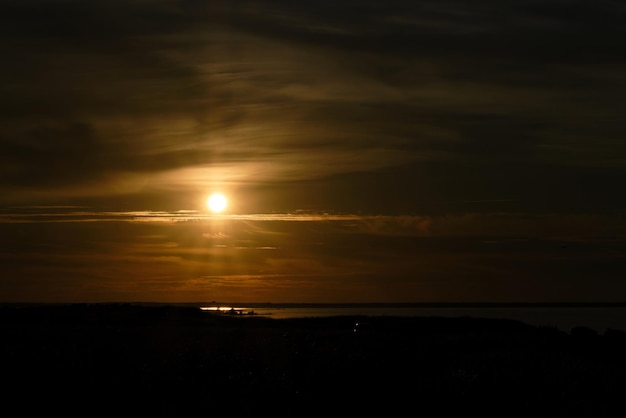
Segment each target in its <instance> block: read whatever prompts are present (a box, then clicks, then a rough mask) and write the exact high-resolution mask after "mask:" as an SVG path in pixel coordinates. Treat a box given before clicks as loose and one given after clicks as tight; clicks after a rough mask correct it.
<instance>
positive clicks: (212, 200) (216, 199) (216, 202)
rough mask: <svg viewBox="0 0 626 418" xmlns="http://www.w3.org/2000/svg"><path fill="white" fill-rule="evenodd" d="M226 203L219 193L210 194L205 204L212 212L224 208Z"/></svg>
mask: <svg viewBox="0 0 626 418" xmlns="http://www.w3.org/2000/svg"><path fill="white" fill-rule="evenodd" d="M226 204H227V200H226V197H225V196H224V195H223V194H220V193H214V194H212V195H211V196H209V199H208V200H207V206H208V207H209V209H211V211H213V212H222V211H223V210H224V209H226Z"/></svg>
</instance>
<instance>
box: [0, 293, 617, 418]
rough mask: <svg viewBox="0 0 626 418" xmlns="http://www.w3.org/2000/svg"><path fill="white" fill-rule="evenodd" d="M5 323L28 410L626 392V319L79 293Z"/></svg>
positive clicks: (553, 402)
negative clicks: (404, 312)
mask: <svg viewBox="0 0 626 418" xmlns="http://www.w3.org/2000/svg"><path fill="white" fill-rule="evenodd" d="M0 332H1V333H2V348H1V350H2V351H1V353H0V354H1V356H0V358H1V367H2V380H3V387H4V389H3V398H4V400H5V405H4V407H5V410H9V408H11V409H10V410H14V411H15V414H19V415H27V414H29V413H30V412H44V413H52V412H59V413H66V414H72V415H76V414H82V415H93V414H98V415H100V414H116V415H130V414H135V413H141V414H143V415H144V416H148V415H149V414H155V413H158V414H160V416H163V415H170V414H171V415H172V416H182V414H186V413H194V414H203V415H205V416H216V415H218V414H223V413H227V414H233V416H234V414H242V413H247V414H257V413H263V414H268V413H269V414H275V415H277V416H285V415H289V416H314V415H315V414H327V415H329V414H330V415H340V414H343V413H349V414H350V416H353V414H357V413H368V414H373V413H382V414H386V415H385V416H390V415H389V414H399V413H402V414H410V415H419V414H422V413H429V414H430V415H428V416H434V415H432V412H433V411H436V412H438V413H440V414H450V413H464V414H466V413H472V414H474V413H477V414H478V416H487V415H489V416H506V417H511V416H524V417H528V416H572V415H573V414H575V413H576V414H580V413H581V412H582V413H590V414H591V413H593V414H594V415H595V416H597V415H602V414H603V413H605V412H606V413H608V412H609V411H611V410H612V409H613V408H614V407H621V406H622V399H623V395H624V393H626V392H625V389H626V357H625V353H626V333H625V332H623V331H621V330H607V331H606V332H605V333H603V334H599V333H597V332H595V331H593V330H591V329H587V328H583V327H579V328H575V329H572V331H571V332H563V331H559V330H557V329H554V328H545V327H534V326H530V325H527V324H524V323H522V322H518V321H513V320H504V319H503V320H493V319H480V318H469V317H462V318H440V317H354V316H352V317H350V316H341V317H327V318H298V319H271V318H267V317H246V318H241V317H236V316H229V315H224V314H215V313H207V312H203V311H200V310H199V309H197V308H194V307H180V306H149V307H146V306H137V305H132V304H96V305H82V304H79V305H59V306H55V305H53V306H43V305H26V306H13V305H6V306H2V307H0ZM14 408H17V409H14Z"/></svg>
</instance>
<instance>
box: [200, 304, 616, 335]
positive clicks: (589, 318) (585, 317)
mask: <svg viewBox="0 0 626 418" xmlns="http://www.w3.org/2000/svg"><path fill="white" fill-rule="evenodd" d="M203 309H212V310H215V309H217V308H216V307H204V308H203ZM219 310H220V311H222V312H224V313H228V312H230V313H236V314H242V315H245V314H255V315H263V316H268V317H270V318H276V319H281V318H303V317H328V316H353V315H367V316H426V317H429V316H443V317H463V316H469V317H476V318H504V319H514V320H519V321H522V322H525V323H528V324H530V325H536V326H547V327H554V328H558V329H561V330H563V331H566V332H569V331H570V330H571V329H572V328H574V327H577V326H584V327H589V328H592V329H595V330H597V331H598V332H600V333H602V332H604V331H605V330H607V329H617V330H623V331H626V306H622V305H620V306H509V307H507V306H489V307H480V306H479V307H472V306H457V307H455V306H441V307H431V306H428V307H425V306H388V305H384V306H353V305H346V306H326V305H320V306H280V305H277V306H265V305H261V306H253V305H251V306H243V305H241V306H223V307H219Z"/></svg>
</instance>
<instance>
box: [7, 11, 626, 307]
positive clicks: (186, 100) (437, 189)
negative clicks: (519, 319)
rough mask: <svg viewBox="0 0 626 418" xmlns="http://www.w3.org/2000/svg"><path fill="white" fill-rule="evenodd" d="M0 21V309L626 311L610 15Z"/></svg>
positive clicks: (123, 14)
mask: <svg viewBox="0 0 626 418" xmlns="http://www.w3.org/2000/svg"><path fill="white" fill-rule="evenodd" d="M0 28H2V34H3V36H2V37H1V39H0V54H2V55H1V56H2V62H3V65H1V66H0V110H1V112H0V126H1V129H0V268H1V272H2V274H0V302H2V301H130V300H142V301H197V300H216V299H223V300H232V301H244V302H245V301H260V302H265V301H273V302H278V301H284V302H298V301H310V302H344V301H345V302H351V301H354V302H378V301H380V302H388V301H401V302H405V301H409V302H411V301H470V300H479V301H484V300H489V301H491V300H494V301H511V300H516V301H517V300H520V301H527V300H532V301H535V300H537V301H554V300H575V301H578V300H594V301H595V300H599V301H605V300H611V301H612V300H616V299H617V300H624V299H626V284H624V283H623V282H624V277H626V241H625V237H626V228H624V226H625V225H624V224H625V220H624V214H625V213H626V212H625V211H624V209H625V208H626V194H624V193H622V192H621V188H620V185H621V184H624V183H626V142H625V141H624V138H625V135H626V124H625V123H624V118H623V110H624V109H625V108H626V99H625V98H626V82H625V81H624V76H623V74H624V69H625V68H626V53H625V52H624V51H626V8H625V7H624V6H623V5H621V4H620V3H619V2H608V1H596V2H589V3H587V4H583V3H580V2H562V1H560V0H548V1H542V2H536V3H529V2H516V1H507V2H501V1H495V0H477V1H472V2H461V1H457V0H420V1H415V2H405V1H400V0H390V1H385V2H374V3H372V2H365V3H364V2H361V1H358V2H357V1H351V0H339V1H336V0H332V1H330V0H319V1H316V2H293V1H286V0H261V1H256V0H255V1H247V0H232V1H227V2H223V1H213V0H207V1H187V0H154V1H150V2H145V1H140V0H110V1H100V0H95V1H89V2H84V1H80V0H33V1H29V2H22V1H11V2H3V4H2V5H0ZM212 192H222V193H224V194H226V195H227V196H228V198H229V205H228V210H227V212H226V213H224V214H223V215H222V216H220V217H218V218H211V217H207V216H208V215H209V214H208V213H207V209H206V199H207V196H208V195H209V194H210V193H212Z"/></svg>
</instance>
